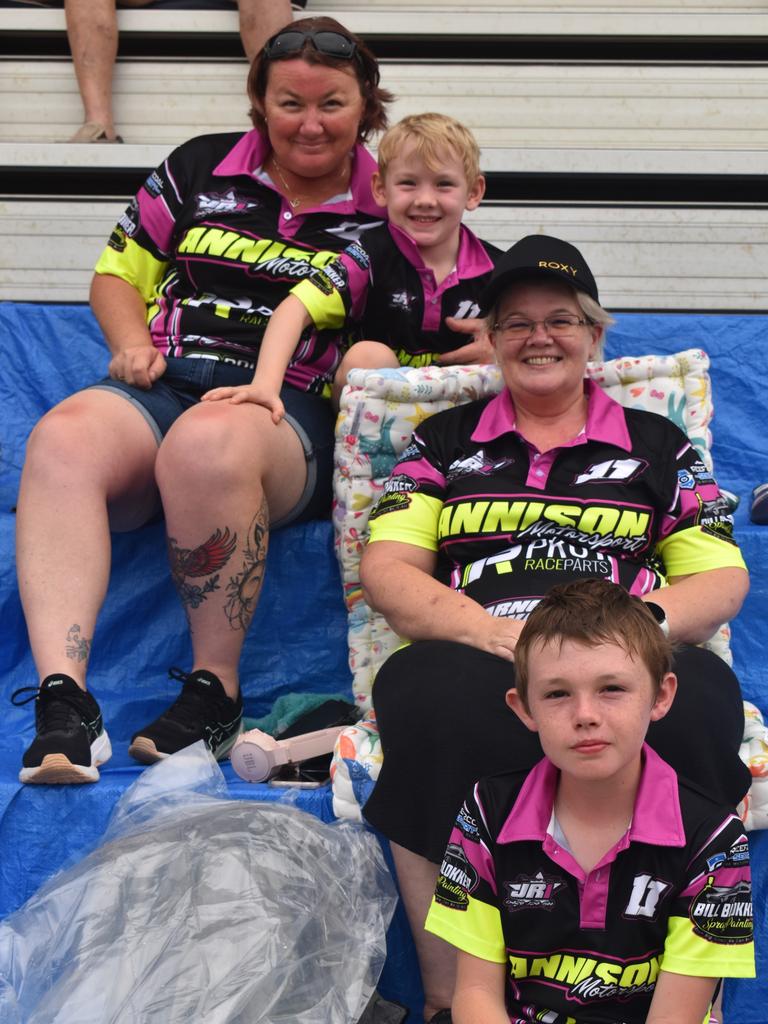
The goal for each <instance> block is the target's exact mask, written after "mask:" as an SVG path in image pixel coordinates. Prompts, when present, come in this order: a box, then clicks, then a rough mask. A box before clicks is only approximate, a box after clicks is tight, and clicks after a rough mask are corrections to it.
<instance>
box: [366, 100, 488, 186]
mask: <svg viewBox="0 0 768 1024" xmlns="http://www.w3.org/2000/svg"><path fill="white" fill-rule="evenodd" d="M406 145H411V146H413V148H414V149H415V151H416V155H417V156H418V157H420V159H422V160H423V161H424V163H425V164H426V165H427V167H429V168H430V170H432V171H439V170H440V168H441V166H442V162H443V159H444V158H445V151H446V149H448V150H450V151H452V152H453V153H455V154H456V156H457V157H458V158H459V160H460V162H461V164H462V166H463V168H464V176H465V178H466V179H467V185H468V186H469V187H470V188H472V186H473V185H474V184H475V182H476V181H477V179H478V178H479V177H480V148H479V146H478V145H477V141H476V139H475V137H474V135H473V134H472V132H471V131H470V130H469V128H467V127H465V126H464V125H463V124H462V123H461V122H460V121H457V120H455V118H453V117H448V116H447V115H446V114H434V113H427V114H411V115H410V116H409V117H404V118H403V119H402V121H398V122H397V124H395V125H393V126H392V127H391V128H390V129H389V130H388V131H386V132H385V133H384V134H383V135H382V137H381V141H380V142H379V152H378V159H379V174H380V175H381V177H382V178H384V177H386V173H387V166H388V165H389V164H390V163H391V162H392V161H393V160H394V159H396V158H397V157H398V156H399V155H400V154H401V152H402V150H403V149H404V148H405V146H406Z"/></svg>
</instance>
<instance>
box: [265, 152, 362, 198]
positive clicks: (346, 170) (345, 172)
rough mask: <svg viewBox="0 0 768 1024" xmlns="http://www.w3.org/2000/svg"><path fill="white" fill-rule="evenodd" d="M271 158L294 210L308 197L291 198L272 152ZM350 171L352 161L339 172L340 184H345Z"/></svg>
mask: <svg viewBox="0 0 768 1024" xmlns="http://www.w3.org/2000/svg"><path fill="white" fill-rule="evenodd" d="M271 158H272V166H273V167H274V168H275V170H276V171H277V174H278V177H279V178H280V181H281V182H282V185H283V195H284V196H285V198H286V199H287V200H288V205H289V206H290V207H291V209H292V210H295V209H296V207H297V206H300V205H301V204H302V203H303V202H305V200H306V199H307V198H308V197H307V196H295V198H293V199H292V198H291V188H290V186H289V184H288V182H287V181H286V180H285V175H284V174H283V169H282V167H281V166H280V164H279V163H278V162H277V160H276V159H275V154H274V153H272V154H271ZM351 172H352V163H351V161H350V162H349V164H346V165H345V166H344V168H343V170H342V171H341V173H340V174H339V179H340V185H342V186H343V185H346V184H347V182H348V179H349V177H350V174H351Z"/></svg>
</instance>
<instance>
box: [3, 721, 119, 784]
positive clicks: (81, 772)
mask: <svg viewBox="0 0 768 1024" xmlns="http://www.w3.org/2000/svg"><path fill="white" fill-rule="evenodd" d="M110 757H112V744H111V743H110V742H109V736H108V735H107V733H106V730H105V731H104V732H102V733H101V734H100V735H99V736H97V737H96V739H95V740H94V741H93V743H92V744H91V764H90V766H89V765H84V764H73V763H72V761H70V760H69V758H68V757H67V755H66V754H46V755H45V757H44V758H43V760H42V762H41V763H40V764H39V765H37V766H36V767H34V768H22V769H21V771H20V772H19V782H27V783H30V782H31V783H38V784H46V785H65V784H67V783H75V784H77V783H83V782H98V781H99V765H102V764H105V763H106V762H107V761H108V760H109V759H110Z"/></svg>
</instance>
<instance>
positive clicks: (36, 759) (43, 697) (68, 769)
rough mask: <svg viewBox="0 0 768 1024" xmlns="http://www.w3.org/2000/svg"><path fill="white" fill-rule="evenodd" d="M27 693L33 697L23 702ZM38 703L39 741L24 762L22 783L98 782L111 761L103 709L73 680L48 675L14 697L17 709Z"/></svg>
mask: <svg viewBox="0 0 768 1024" xmlns="http://www.w3.org/2000/svg"><path fill="white" fill-rule="evenodd" d="M22 693H29V694H30V696H29V697H25V698H24V699H23V700H19V699H18V698H19V696H20V694H22ZM32 700H34V701H36V703H35V727H36V729H37V736H35V738H34V740H33V741H32V744H31V745H30V747H29V749H28V750H27V751H26V753H25V754H24V757H23V758H22V766H23V767H22V769H21V771H20V772H19V780H20V781H21V782H98V780H99V765H100V764H104V762H105V761H108V760H109V759H110V757H111V756H112V746H111V744H110V742H109V736H107V734H106V732H105V730H104V722H103V720H102V717H101V711H100V710H99V705H98V704H97V703H96V701H95V700H94V698H93V697H92V696H91V695H90V693H86V692H85V691H84V690H81V689H80V687H79V686H78V685H77V683H76V682H75V681H74V679H72V678H71V677H70V676H65V675H54V676H46V677H45V679H44V680H43V681H42V683H40V687H39V688H38V687H35V686H22V688H21V689H20V690H16V692H15V693H13V694H11V702H12V703H13V704H15V705H16V706H17V707H20V706H21V705H22V704H28V703H29V702H30V701H32Z"/></svg>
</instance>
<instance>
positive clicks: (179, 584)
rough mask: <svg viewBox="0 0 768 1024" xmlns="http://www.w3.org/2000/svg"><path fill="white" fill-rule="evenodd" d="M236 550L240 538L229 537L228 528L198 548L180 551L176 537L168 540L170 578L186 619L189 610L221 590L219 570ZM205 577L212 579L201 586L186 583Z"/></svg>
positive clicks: (216, 533) (218, 531) (231, 535)
mask: <svg viewBox="0 0 768 1024" xmlns="http://www.w3.org/2000/svg"><path fill="white" fill-rule="evenodd" d="M236 547H237V534H236V533H232V534H230V532H229V528H225V529H224V530H223V531H222V530H216V532H215V533H212V534H211V536H210V537H209V538H208V540H207V541H205V542H204V543H203V544H201V545H200V547H197V548H180V547H179V546H178V544H177V543H176V540H175V539H174V538H173V537H169V538H168V557H169V558H170V562H171V575H172V576H173V582H174V583H175V584H176V589H177V590H178V592H179V597H180V598H181V603H182V605H183V606H184V611H185V612H186V613H187V615H188V613H189V609H190V608H199V607H200V605H201V604H202V603H203V601H205V599H206V597H207V596H208V594H211V593H213V591H214V590H218V589H219V576H218V570H219V569H222V568H223V567H224V566H225V565H226V564H227V562H228V561H229V559H230V557H231V555H232V552H233V551H234V550H235V548H236ZM213 573H216V575H215V576H214V575H212V574H213ZM202 576H210V579H208V580H206V581H205V583H204V584H203V585H202V586H198V585H197V584H195V583H187V578H191V579H200V578H201V577H202Z"/></svg>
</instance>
